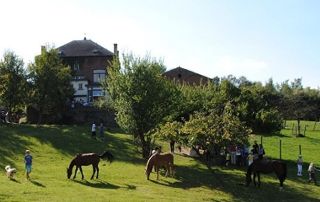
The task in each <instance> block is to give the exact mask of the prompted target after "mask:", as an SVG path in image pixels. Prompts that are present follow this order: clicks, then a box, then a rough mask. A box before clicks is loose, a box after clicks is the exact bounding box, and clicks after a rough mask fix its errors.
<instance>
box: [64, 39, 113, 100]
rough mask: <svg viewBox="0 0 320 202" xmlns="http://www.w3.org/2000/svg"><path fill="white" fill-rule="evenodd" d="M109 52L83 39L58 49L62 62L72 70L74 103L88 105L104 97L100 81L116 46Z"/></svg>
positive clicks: (104, 75)
mask: <svg viewBox="0 0 320 202" xmlns="http://www.w3.org/2000/svg"><path fill="white" fill-rule="evenodd" d="M113 48H114V52H111V51H109V50H107V49H105V48H104V47H102V46H100V45H99V44H97V43H95V42H93V41H92V40H88V39H86V38H84V39H83V40H74V41H71V42H69V43H67V44H65V45H63V46H60V47H59V48H58V51H59V55H60V57H61V58H62V60H63V62H64V63H65V64H67V65H68V66H70V68H71V70H72V76H73V78H72V85H73V88H74V90H75V94H74V101H76V102H81V103H90V102H92V101H93V100H95V99H97V98H99V97H101V96H104V91H103V89H102V87H101V85H100V81H102V80H103V79H105V77H106V73H107V72H106V69H107V67H108V66H109V64H110V62H111V61H112V60H113V57H114V56H115V54H118V49H117V44H114V47H113Z"/></svg>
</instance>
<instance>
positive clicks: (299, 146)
mask: <svg viewBox="0 0 320 202" xmlns="http://www.w3.org/2000/svg"><path fill="white" fill-rule="evenodd" d="M299 155H301V144H299Z"/></svg>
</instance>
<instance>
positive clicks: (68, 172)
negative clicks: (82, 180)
mask: <svg viewBox="0 0 320 202" xmlns="http://www.w3.org/2000/svg"><path fill="white" fill-rule="evenodd" d="M71 175H72V169H69V168H67V177H68V179H70V177H71Z"/></svg>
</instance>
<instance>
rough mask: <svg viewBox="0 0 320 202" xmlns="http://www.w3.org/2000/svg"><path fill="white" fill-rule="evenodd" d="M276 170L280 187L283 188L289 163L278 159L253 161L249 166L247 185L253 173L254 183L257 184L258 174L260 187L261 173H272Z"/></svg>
mask: <svg viewBox="0 0 320 202" xmlns="http://www.w3.org/2000/svg"><path fill="white" fill-rule="evenodd" d="M272 172H274V173H275V174H276V175H277V177H278V179H279V181H280V189H282V188H283V182H284V180H285V179H286V177H287V164H286V163H284V162H282V161H278V160H268V159H257V160H255V161H253V163H251V165H250V166H249V167H248V170H247V174H246V186H249V184H250V183H251V181H252V179H251V175H252V174H253V183H254V186H256V185H257V184H256V176H258V187H260V173H264V174H267V173H272Z"/></svg>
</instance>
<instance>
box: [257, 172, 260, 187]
mask: <svg viewBox="0 0 320 202" xmlns="http://www.w3.org/2000/svg"><path fill="white" fill-rule="evenodd" d="M257 176H258V187H260V173H257Z"/></svg>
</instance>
